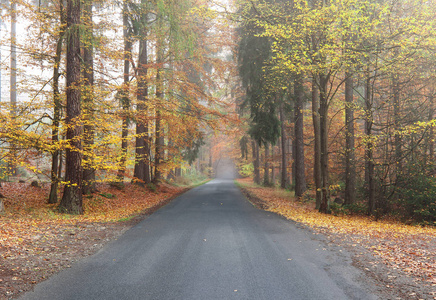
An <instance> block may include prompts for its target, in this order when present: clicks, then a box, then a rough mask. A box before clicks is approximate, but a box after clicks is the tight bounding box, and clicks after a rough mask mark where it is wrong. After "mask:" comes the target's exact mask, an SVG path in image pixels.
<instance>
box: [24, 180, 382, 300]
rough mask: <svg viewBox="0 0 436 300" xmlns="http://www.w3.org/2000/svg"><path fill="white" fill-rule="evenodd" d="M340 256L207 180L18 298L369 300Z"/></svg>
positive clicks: (358, 276)
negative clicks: (93, 253)
mask: <svg viewBox="0 0 436 300" xmlns="http://www.w3.org/2000/svg"><path fill="white" fill-rule="evenodd" d="M332 247H333V248H332ZM340 250H341V249H340V248H337V247H336V246H327V244H326V243H325V242H324V241H323V240H322V237H320V236H318V235H314V234H313V233H311V232H310V231H309V230H306V229H302V228H299V226H298V225H297V224H294V223H293V222H290V221H287V220H285V219H283V218H281V217H279V216H277V215H274V214H271V213H268V212H265V211H261V210H258V209H256V208H254V207H253V206H252V205H251V204H250V203H249V202H248V201H247V200H246V199H245V198H244V196H243V195H242V194H241V193H240V191H239V190H238V188H237V187H236V186H235V185H234V183H233V182H232V181H231V180H218V179H215V180H213V181H211V182H209V183H207V184H205V185H203V186H200V187H197V188H195V189H193V190H190V191H189V192H187V193H185V194H183V195H182V196H180V197H178V198H177V199H175V200H174V201H173V202H171V203H170V204H168V205H167V206H165V207H164V208H162V209H160V210H158V211H157V212H155V213H154V214H153V215H151V216H150V217H148V218H147V219H145V220H144V221H142V222H141V223H139V224H138V225H137V226H135V227H133V228H132V229H130V230H129V231H127V232H126V233H125V234H124V235H122V236H121V237H120V238H119V239H118V240H116V241H114V242H112V243H110V244H109V245H107V246H106V247H104V248H103V249H102V250H100V251H99V252H97V253H96V254H95V255H93V256H91V257H88V258H86V259H84V260H82V261H80V262H78V263H76V264H74V265H73V266H72V268H70V269H67V270H65V271H63V272H61V273H59V274H57V275H55V276H53V277H51V278H50V279H49V280H47V281H45V282H43V283H41V284H39V285H37V286H36V287H35V289H34V291H32V292H29V293H27V294H25V295H23V297H22V298H20V299H38V300H42V299H50V300H55V299H62V300H65V299H83V300H91V299H105V300H108V299H116V300H120V299H165V300H166V299H189V300H195V299H202V300H204V299H250V300H255V299H274V300H276V299H310V300H313V299H335V300H338V299H377V297H375V296H374V295H372V294H371V293H370V292H369V290H370V287H368V286H367V284H365V283H364V281H362V278H363V276H364V275H363V273H361V272H360V271H359V270H357V269H356V268H354V267H352V266H351V259H350V257H349V254H347V253H346V251H342V250H341V251H340Z"/></svg>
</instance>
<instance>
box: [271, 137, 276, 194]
mask: <svg viewBox="0 0 436 300" xmlns="http://www.w3.org/2000/svg"><path fill="white" fill-rule="evenodd" d="M274 148H275V146H274V145H272V146H271V185H272V186H275V185H276V167H275V163H274V155H275V151H274Z"/></svg>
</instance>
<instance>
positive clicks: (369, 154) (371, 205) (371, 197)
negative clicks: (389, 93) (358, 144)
mask: <svg viewBox="0 0 436 300" xmlns="http://www.w3.org/2000/svg"><path fill="white" fill-rule="evenodd" d="M367 73H368V74H367V76H368V77H367V79H366V84H365V114H366V118H365V135H366V139H367V143H366V149H365V186H366V190H367V197H368V214H369V215H371V214H373V213H374V211H375V189H374V160H373V151H372V149H373V147H374V145H373V143H372V125H373V114H372V92H371V79H370V77H369V72H367Z"/></svg>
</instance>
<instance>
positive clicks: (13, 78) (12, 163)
mask: <svg viewBox="0 0 436 300" xmlns="http://www.w3.org/2000/svg"><path fill="white" fill-rule="evenodd" d="M6 3H7V2H6ZM10 3H11V65H10V66H11V68H10V88H9V90H10V91H9V95H10V102H11V108H10V109H11V115H12V116H14V117H15V116H16V115H17V2H16V0H11V1H10ZM10 149H11V150H10V159H9V162H8V170H9V172H10V174H11V175H15V174H16V173H17V165H16V156H17V146H16V144H15V141H10Z"/></svg>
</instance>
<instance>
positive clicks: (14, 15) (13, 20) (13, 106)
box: [10, 0, 17, 115]
mask: <svg viewBox="0 0 436 300" xmlns="http://www.w3.org/2000/svg"><path fill="white" fill-rule="evenodd" d="M10 81H11V82H10V85H11V86H10V101H11V113H12V115H15V114H16V113H17V111H16V110H17V107H16V106H17V2H16V0H11V73H10Z"/></svg>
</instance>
